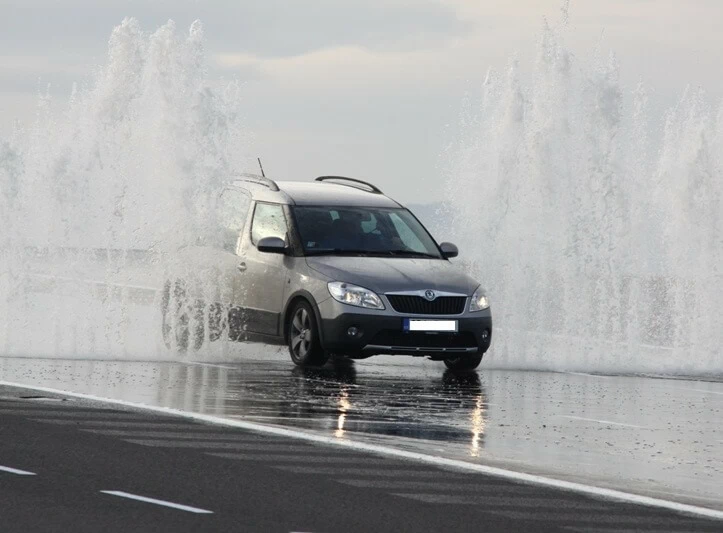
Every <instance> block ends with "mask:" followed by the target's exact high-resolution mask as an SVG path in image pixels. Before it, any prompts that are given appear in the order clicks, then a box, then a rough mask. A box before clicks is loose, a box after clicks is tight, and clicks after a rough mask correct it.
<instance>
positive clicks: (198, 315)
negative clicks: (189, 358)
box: [161, 280, 205, 353]
mask: <svg viewBox="0 0 723 533" xmlns="http://www.w3.org/2000/svg"><path fill="white" fill-rule="evenodd" d="M161 318H162V323H161V324H162V325H161V334H162V335H163V343H164V344H165V345H166V348H168V349H169V350H172V349H174V348H175V349H177V350H178V351H180V352H182V353H185V352H187V351H188V348H189V347H190V348H191V349H193V350H194V351H197V350H200V349H201V346H203V341H204V335H205V328H204V321H205V320H204V318H205V313H204V304H203V302H202V301H201V300H195V301H191V300H190V299H189V298H188V293H187V291H186V284H185V282H184V281H183V280H176V281H175V283H171V282H170V281H167V282H166V283H165V285H164V286H163V295H162V298H161Z"/></svg>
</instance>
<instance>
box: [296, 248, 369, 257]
mask: <svg viewBox="0 0 723 533" xmlns="http://www.w3.org/2000/svg"><path fill="white" fill-rule="evenodd" d="M370 253H374V252H371V251H369V250H353V249H347V248H319V249H316V250H307V251H306V255H307V256H310V255H364V256H366V255H369V254H370Z"/></svg>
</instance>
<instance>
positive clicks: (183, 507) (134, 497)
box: [101, 490, 213, 514]
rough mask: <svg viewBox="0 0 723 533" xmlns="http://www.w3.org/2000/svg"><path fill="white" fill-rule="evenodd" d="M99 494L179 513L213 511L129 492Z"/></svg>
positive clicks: (119, 491) (113, 491) (211, 512)
mask: <svg viewBox="0 0 723 533" xmlns="http://www.w3.org/2000/svg"><path fill="white" fill-rule="evenodd" d="M101 492H102V493H103V494H110V495H111V496H120V497H121V498H128V499H129V500H137V501H139V502H145V503H152V504H155V505H162V506H163V507H172V508H173V509H179V510H181V511H187V512H189V513H196V514H213V511H209V510H207V509H200V508H198V507H191V506H190V505H181V504H180V503H173V502H168V501H166V500H157V499H156V498H148V497H147V496H139V495H138V494H131V493H130V492H123V491H122V490H102V491H101Z"/></svg>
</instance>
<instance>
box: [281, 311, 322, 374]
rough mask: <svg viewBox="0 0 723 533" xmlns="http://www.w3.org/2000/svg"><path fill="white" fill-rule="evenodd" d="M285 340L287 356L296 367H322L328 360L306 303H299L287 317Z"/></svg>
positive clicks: (313, 317)
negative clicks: (287, 349)
mask: <svg viewBox="0 0 723 533" xmlns="http://www.w3.org/2000/svg"><path fill="white" fill-rule="evenodd" d="M286 327H287V330H286V338H287V339H288V345H289V355H291V360H292V361H293V362H294V364H296V365H298V366H323V365H324V363H326V361H327V360H328V359H329V354H328V353H326V352H325V351H324V349H323V348H322V346H321V339H320V338H319V327H318V325H317V323H316V316H315V315H314V311H313V310H312V309H311V305H309V304H308V303H307V302H306V301H299V302H298V303H297V304H296V305H294V308H293V309H292V311H291V315H289V323H288V324H287V326H286Z"/></svg>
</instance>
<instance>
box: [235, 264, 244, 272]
mask: <svg viewBox="0 0 723 533" xmlns="http://www.w3.org/2000/svg"><path fill="white" fill-rule="evenodd" d="M236 268H237V269H238V271H239V272H246V263H239V264H238V266H237V267H236Z"/></svg>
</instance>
